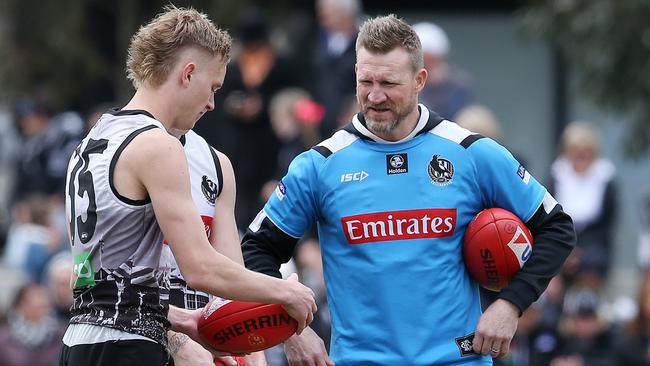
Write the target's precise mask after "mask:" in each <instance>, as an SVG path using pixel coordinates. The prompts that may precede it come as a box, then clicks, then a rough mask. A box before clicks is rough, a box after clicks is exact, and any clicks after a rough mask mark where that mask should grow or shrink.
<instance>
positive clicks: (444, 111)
mask: <svg viewBox="0 0 650 366" xmlns="http://www.w3.org/2000/svg"><path fill="white" fill-rule="evenodd" d="M316 3H317V4H316V10H317V14H316V15H317V16H316V18H315V19H314V21H315V22H317V27H316V29H317V31H316V32H314V33H310V34H296V35H292V36H293V38H296V39H294V41H295V44H310V45H311V47H312V49H301V50H293V52H294V55H295V54H296V53H300V54H301V57H300V60H301V61H300V63H298V62H297V58H296V57H289V55H290V54H289V55H288V54H284V53H281V52H279V51H278V48H276V47H275V44H274V42H273V34H274V31H275V30H274V29H273V27H272V26H271V24H270V23H269V20H268V19H266V18H265V16H264V14H262V13H260V12H255V11H252V12H247V13H246V14H244V16H243V17H242V19H241V20H240V23H239V28H238V30H237V31H236V32H234V33H235V34H234V36H235V39H236V41H237V42H238V44H239V47H238V50H237V52H236V54H235V56H234V57H233V59H232V62H231V64H230V65H229V67H228V72H227V75H226V79H225V82H224V85H223V88H222V89H221V90H220V91H219V92H218V93H217V95H216V108H215V111H214V112H211V113H209V114H207V115H206V116H205V117H203V120H202V121H200V122H199V124H198V125H197V127H196V130H197V132H198V133H199V134H201V135H202V136H204V137H205V138H206V140H207V141H208V142H209V143H211V144H212V145H213V146H215V147H217V148H218V149H219V150H221V151H223V152H224V153H226V154H227V155H228V156H229V157H230V159H231V160H232V163H233V167H234V170H235V175H236V179H237V208H236V216H237V222H238V224H239V227H240V229H241V230H245V228H246V226H247V225H248V223H250V222H251V221H252V219H253V218H254V217H255V215H256V214H257V212H258V211H259V210H260V208H261V207H262V204H263V202H265V201H266V199H267V197H268V196H269V195H270V194H271V192H273V189H274V188H275V186H276V184H277V180H278V179H280V178H281V177H282V176H283V174H284V172H286V169H287V167H288V164H289V162H290V161H291V160H292V158H293V157H295V156H296V155H297V154H299V153H300V152H302V151H304V150H306V149H309V148H310V147H311V146H313V145H315V144H316V143H317V142H319V141H320V140H321V139H323V138H326V137H328V136H329V135H330V134H331V133H332V132H333V131H335V130H336V129H337V128H339V127H341V126H343V125H345V124H346V123H348V122H349V121H350V120H351V117H352V116H353V115H354V113H356V112H357V104H356V98H355V74H354V64H355V51H354V45H355V37H356V30H357V26H358V22H359V20H360V18H361V17H362V16H363V14H362V9H361V6H360V2H359V1H356V0H317V2H316ZM415 29H416V31H417V32H418V35H419V36H420V38H421V41H422V46H423V52H424V56H425V67H426V68H427V69H428V71H429V79H428V81H427V85H426V87H425V89H424V90H423V92H422V93H421V95H420V102H421V103H423V104H425V105H427V106H428V107H429V108H431V109H432V110H434V111H436V112H438V113H439V114H440V115H441V116H443V117H444V118H447V119H450V120H452V121H455V122H457V123H458V124H460V125H462V126H463V127H466V128H468V129H470V130H472V131H475V132H477V133H481V134H483V135H486V136H489V137H492V138H494V139H495V140H497V141H501V138H502V135H501V132H500V124H499V121H498V119H497V117H496V116H495V115H494V113H492V112H491V111H490V108H489V106H483V105H478V104H476V102H477V101H475V100H473V95H472V92H471V81H470V80H471V79H470V77H469V76H468V75H466V74H465V73H464V72H463V71H462V70H458V69H457V68H455V67H454V66H453V65H450V64H449V63H448V62H447V61H446V56H447V54H448V53H449V52H450V50H451V47H450V44H449V40H448V38H447V36H446V35H445V32H444V30H442V29H441V28H440V27H438V26H436V25H435V24H433V23H419V24H416V25H415ZM300 37H310V40H311V42H304V41H302V42H301V41H300V40H299V39H297V38H300ZM290 38H291V37H290ZM303 60H304V62H303ZM304 75H309V77H304ZM114 104H117V103H115V102H114V101H105V102H104V103H101V104H98V106H97V107H96V108H93V110H92V111H90V112H87V113H86V114H87V115H82V114H80V113H77V112H73V111H64V112H61V111H54V110H52V109H51V108H50V105H48V95H47V93H40V92H38V91H37V92H34V93H33V94H32V95H29V96H25V97H24V98H21V99H19V100H18V101H16V102H15V103H13V105H12V106H11V107H10V108H8V109H7V110H6V111H0V258H1V264H0V268H1V270H2V271H3V273H4V272H7V273H14V274H17V275H16V277H15V278H17V280H16V281H15V284H14V285H13V287H12V286H11V285H10V284H5V285H3V289H0V290H3V291H4V293H3V296H6V294H9V296H8V297H6V299H7V300H6V301H3V303H2V304H1V305H2V306H3V308H1V309H0V366H1V365H7V366H16V365H36V366H39V365H51V364H53V362H54V361H53V360H56V359H57V358H56V356H55V355H56V352H58V349H59V344H60V339H61V336H62V333H63V331H64V330H65V327H66V325H67V320H68V318H69V316H70V315H69V312H68V310H67V309H68V308H69V306H70V303H71V290H70V288H69V274H70V272H71V270H72V259H71V258H70V255H69V251H68V243H67V234H66V232H67V226H68V223H67V221H66V218H65V213H64V209H63V201H64V198H65V195H67V194H69V192H68V191H67V189H66V186H65V185H66V177H65V172H66V168H67V162H68V158H69V156H70V155H71V154H72V152H73V151H74V149H75V147H76V146H77V144H78V142H79V141H80V139H81V138H82V137H83V136H84V134H85V133H86V132H87V131H88V130H89V129H90V128H91V126H92V124H93V123H94V121H96V119H97V117H98V113H101V112H102V111H104V110H106V109H108V108H109V107H111V106H114ZM600 144H601V142H600V137H599V131H598V128H597V127H596V126H595V125H594V124H592V123H589V122H573V123H570V124H568V126H567V127H566V129H565V130H564V131H563V133H562V136H561V140H560V141H558V152H559V153H558V156H557V159H556V160H555V161H554V162H553V164H552V165H551V166H550V167H548V170H549V172H550V176H551V177H552V179H551V181H550V182H545V183H546V185H547V187H548V188H549V190H550V191H551V193H552V194H553V195H554V197H555V198H556V199H557V200H558V201H559V202H560V204H562V205H563V207H564V209H565V210H566V212H567V213H569V214H570V215H571V216H572V218H573V220H574V223H575V227H576V231H577V234H578V247H577V248H576V249H575V250H574V252H573V253H572V255H571V257H570V259H569V260H568V261H567V263H566V265H565V267H564V269H563V271H562V272H561V273H559V274H558V275H557V277H555V278H554V280H553V281H552V282H551V284H550V285H549V287H548V289H547V291H546V292H545V293H544V294H543V295H542V297H541V298H540V300H539V301H537V302H536V303H535V304H534V305H533V306H532V307H531V308H530V309H528V310H527V311H526V312H525V313H524V314H523V315H522V317H521V319H520V322H519V328H518V331H517V334H516V335H515V338H514V340H513V342H512V345H511V350H510V354H509V355H508V356H507V357H506V358H504V359H501V360H498V361H497V364H498V365H513V366H514V365H517V366H526V365H531V366H532V365H553V366H569V365H570V366H578V365H590V366H591V365H626V366H627V365H630V366H633V365H650V274H648V273H645V274H642V278H643V279H642V281H641V285H640V286H639V289H638V293H637V298H636V299H635V300H633V299H622V300H621V299H618V300H617V299H607V298H606V297H605V296H604V290H605V285H606V284H607V283H608V279H609V275H610V269H611V265H612V258H613V247H614V243H613V240H614V239H613V238H614V236H613V229H614V227H615V220H616V218H617V215H616V213H617V192H616V177H617V176H616V171H615V166H614V165H613V164H612V163H611V162H610V161H609V160H608V159H607V158H606V157H604V156H602V155H601V149H600ZM514 153H515V155H517V152H516V151H515V152H514ZM517 158H518V159H519V160H520V161H521V162H522V163H524V164H525V161H526V158H527V157H526V156H518V155H517ZM640 197H641V198H642V199H643V200H644V202H645V204H644V205H643V206H644V207H645V211H646V212H645V213H644V214H645V216H644V220H645V222H647V227H650V195H645V196H644V195H643V194H642V192H640ZM640 242H641V246H640V250H639V254H640V255H639V258H640V263H641V264H642V265H645V266H647V265H648V264H650V233H648V232H642V233H641V241H640ZM294 263H295V266H296V267H297V269H298V270H299V272H300V273H301V279H302V281H303V282H304V283H306V284H308V285H309V286H310V287H312V288H313V289H314V290H315V292H316V294H317V296H318V302H319V304H318V305H319V312H318V314H317V317H316V319H315V320H314V323H313V324H312V327H313V328H314V329H315V331H316V332H317V333H318V334H319V335H321V336H322V337H323V338H324V340H325V341H326V342H328V341H329V314H328V312H327V299H326V294H325V290H324V285H323V276H322V263H321V260H320V251H319V242H318V238H317V237H316V235H315V233H314V234H313V235H311V236H309V237H308V238H306V239H303V241H302V243H301V245H300V246H299V247H298V250H297V252H296V255H295V261H294ZM642 268H643V266H642ZM5 278H9V277H5ZM433 327H435V325H432V328H433ZM276 351H277V350H276ZM268 357H269V364H270V365H282V364H283V363H284V362H285V361H284V360H283V357H282V355H281V352H275V351H270V352H269V353H268Z"/></svg>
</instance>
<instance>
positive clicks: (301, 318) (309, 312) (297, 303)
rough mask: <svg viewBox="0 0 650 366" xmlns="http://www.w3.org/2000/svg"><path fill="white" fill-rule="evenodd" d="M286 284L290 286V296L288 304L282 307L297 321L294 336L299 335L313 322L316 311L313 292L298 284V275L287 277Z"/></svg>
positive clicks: (293, 274)
mask: <svg viewBox="0 0 650 366" xmlns="http://www.w3.org/2000/svg"><path fill="white" fill-rule="evenodd" d="M287 283H288V284H291V289H290V291H291V294H292V295H291V298H290V300H289V302H286V303H284V304H282V307H284V309H285V310H286V311H287V313H289V315H290V316H291V317H292V318H294V319H296V320H297V321H298V329H297V330H296V334H300V333H302V330H303V329H305V327H307V326H308V325H309V324H311V322H312V320H314V313H315V312H316V310H318V308H317V307H316V301H315V300H314V291H312V290H311V289H310V288H309V287H307V286H305V285H303V284H301V283H300V282H298V275H297V274H295V273H292V274H291V275H290V276H289V278H288V279H287Z"/></svg>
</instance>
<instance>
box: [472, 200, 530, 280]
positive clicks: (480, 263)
mask: <svg viewBox="0 0 650 366" xmlns="http://www.w3.org/2000/svg"><path fill="white" fill-rule="evenodd" d="M532 249H533V237H532V235H531V234H530V230H528V228H527V227H526V225H524V223H523V222H521V220H520V219H519V218H518V217H517V216H515V215H514V214H513V213H512V212H510V211H507V210H504V209H501V208H490V209H486V210H483V211H481V212H479V213H478V215H476V217H474V219H473V220H472V222H470V224H469V225H468V226H467V230H466V231H465V239H464V242H463V257H464V259H465V266H466V267H467V270H468V272H469V274H470V275H471V276H472V278H474V280H476V281H477V282H478V283H479V284H480V285H481V286H483V287H485V288H486V289H488V290H492V291H501V289H503V288H504V287H506V286H507V285H508V283H509V282H510V280H511V279H512V277H513V276H514V275H515V274H516V273H517V272H519V270H520V269H521V267H522V266H523V265H524V263H525V262H526V261H527V260H528V258H530V255H531V253H532Z"/></svg>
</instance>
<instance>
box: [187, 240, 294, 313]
mask: <svg viewBox="0 0 650 366" xmlns="http://www.w3.org/2000/svg"><path fill="white" fill-rule="evenodd" d="M183 276H184V277H185V280H186V281H187V283H188V285H189V286H191V287H192V288H195V289H198V290H201V291H205V292H208V293H211V294H213V295H216V296H219V297H223V298H227V299H230V300H238V301H253V302H265V303H274V304H285V303H287V302H288V301H289V298H290V297H291V294H290V293H288V292H287V291H288V289H287V287H286V286H283V283H282V282H283V280H281V279H277V278H274V277H270V276H267V275H264V274H261V273H257V272H253V271H250V270H248V269H246V268H244V267H243V266H241V265H240V264H238V263H235V262H234V261H232V260H230V259H228V258H227V257H225V256H223V255H221V254H219V253H217V252H215V251H212V252H211V253H209V254H208V255H205V256H204V257H203V258H201V260H199V261H198V263H197V265H196V266H195V267H193V268H191V269H190V271H187V274H186V273H183Z"/></svg>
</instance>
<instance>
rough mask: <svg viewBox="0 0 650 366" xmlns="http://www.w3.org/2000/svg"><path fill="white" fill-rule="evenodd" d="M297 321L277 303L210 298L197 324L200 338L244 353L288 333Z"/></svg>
mask: <svg viewBox="0 0 650 366" xmlns="http://www.w3.org/2000/svg"><path fill="white" fill-rule="evenodd" d="M297 327H298V322H297V321H296V320H295V319H293V318H292V317H290V316H289V314H288V313H287V312H286V310H284V308H283V307H282V306H281V305H279V304H261V303H255V302H243V301H230V300H224V299H220V298H214V299H212V300H211V301H210V302H209V303H208V304H207V305H206V306H205V307H204V308H203V312H202V313H201V318H199V322H198V324H197V328H198V331H199V334H200V335H201V337H202V338H203V340H204V341H205V342H206V343H208V344H209V345H211V346H212V347H214V348H215V349H216V350H219V351H223V352H230V353H234V354H243V353H250V352H256V351H261V350H263V349H267V348H270V347H273V346H275V345H277V344H280V343H282V342H284V341H285V340H286V339H287V338H289V337H291V336H292V335H293V334H294V333H295V332H296V328H297Z"/></svg>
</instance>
